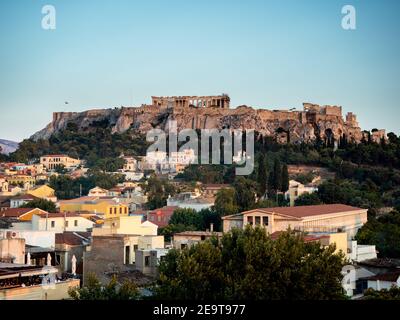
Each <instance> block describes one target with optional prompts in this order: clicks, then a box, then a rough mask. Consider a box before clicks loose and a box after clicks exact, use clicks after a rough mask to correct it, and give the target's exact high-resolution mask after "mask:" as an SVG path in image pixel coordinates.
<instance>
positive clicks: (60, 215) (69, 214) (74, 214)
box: [37, 212, 81, 218]
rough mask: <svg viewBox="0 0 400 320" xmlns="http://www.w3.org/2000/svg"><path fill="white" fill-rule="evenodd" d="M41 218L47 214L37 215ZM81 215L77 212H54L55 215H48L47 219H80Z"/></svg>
mask: <svg viewBox="0 0 400 320" xmlns="http://www.w3.org/2000/svg"><path fill="white" fill-rule="evenodd" d="M37 215H38V216H40V217H41V218H46V217H47V213H40V214H37ZM80 216H81V215H80V214H79V213H78V212H65V213H64V212H56V213H48V217H49V218H64V217H67V218H68V217H80Z"/></svg>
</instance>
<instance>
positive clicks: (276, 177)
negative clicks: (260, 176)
mask: <svg viewBox="0 0 400 320" xmlns="http://www.w3.org/2000/svg"><path fill="white" fill-rule="evenodd" d="M269 180H270V181H269V186H270V190H273V191H275V192H278V191H279V190H281V189H282V165H281V162H280V160H279V159H278V158H276V159H275V161H274V169H273V171H272V172H271V174H270V176H269Z"/></svg>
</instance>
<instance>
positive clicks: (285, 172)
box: [281, 163, 289, 192]
mask: <svg viewBox="0 0 400 320" xmlns="http://www.w3.org/2000/svg"><path fill="white" fill-rule="evenodd" d="M288 190H289V171H288V166H287V164H286V163H285V164H284V165H283V167H282V188H281V191H282V192H286V191H288Z"/></svg>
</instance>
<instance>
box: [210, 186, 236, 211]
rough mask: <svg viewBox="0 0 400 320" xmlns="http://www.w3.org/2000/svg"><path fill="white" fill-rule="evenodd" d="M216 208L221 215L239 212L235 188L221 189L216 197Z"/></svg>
mask: <svg viewBox="0 0 400 320" xmlns="http://www.w3.org/2000/svg"><path fill="white" fill-rule="evenodd" d="M214 210H215V211H216V212H217V213H218V214H219V215H221V216H226V215H231V214H235V213H238V212H239V208H238V206H237V204H236V197H235V190H234V189H227V188H224V189H221V190H219V191H218V192H217V194H216V197H215V202H214Z"/></svg>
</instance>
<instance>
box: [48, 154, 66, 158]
mask: <svg viewBox="0 0 400 320" xmlns="http://www.w3.org/2000/svg"><path fill="white" fill-rule="evenodd" d="M42 157H45V158H53V157H68V156H67V155H66V154H46V155H44V156H42Z"/></svg>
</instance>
